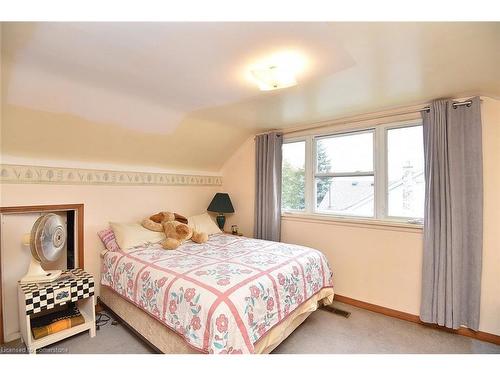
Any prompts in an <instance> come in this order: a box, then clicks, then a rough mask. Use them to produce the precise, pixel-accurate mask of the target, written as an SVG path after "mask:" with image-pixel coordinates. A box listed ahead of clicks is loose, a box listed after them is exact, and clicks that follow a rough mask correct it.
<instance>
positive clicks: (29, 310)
mask: <svg viewBox="0 0 500 375" xmlns="http://www.w3.org/2000/svg"><path fill="white" fill-rule="evenodd" d="M72 302H73V303H75V304H76V306H77V307H78V309H79V310H80V313H81V314H82V316H83V318H84V319H85V322H84V323H83V324H79V325H77V326H75V327H71V328H67V329H64V330H62V331H59V332H55V333H52V334H49V335H47V336H45V337H41V338H39V339H36V340H35V339H34V337H33V335H32V332H31V323H32V320H33V319H35V318H37V317H39V316H40V315H43V314H47V313H49V312H50V310H52V309H54V308H55V307H58V306H63V305H66V304H69V303H72ZM18 304H19V328H20V331H21V338H22V340H23V342H24V343H25V345H26V348H27V350H28V352H29V353H32V354H35V353H36V350H37V349H40V348H43V347H44V346H47V345H50V344H53V343H55V342H57V341H60V340H62V339H65V338H67V337H70V336H73V335H76V334H77V333H80V332H83V331H87V330H88V331H89V333H90V337H94V336H95V332H96V328H95V302H94V277H93V276H92V275H90V274H89V273H87V272H85V271H84V270H82V269H73V270H67V271H64V272H63V273H62V275H61V276H60V277H59V278H58V279H57V280H56V281H53V282H50V283H30V284H21V283H18Z"/></svg>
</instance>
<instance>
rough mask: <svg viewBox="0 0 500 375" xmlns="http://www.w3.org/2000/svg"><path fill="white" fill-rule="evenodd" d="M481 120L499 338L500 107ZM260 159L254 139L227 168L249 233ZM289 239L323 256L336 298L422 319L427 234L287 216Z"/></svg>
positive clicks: (488, 280)
mask: <svg viewBox="0 0 500 375" xmlns="http://www.w3.org/2000/svg"><path fill="white" fill-rule="evenodd" d="M482 117H483V155H484V247H483V273H482V289H481V323H480V330H482V331H485V332H490V333H494V334H499V335H500V236H498V223H499V222H500V197H499V192H500V173H499V167H498V166H499V165H500V101H498V100H493V99H490V98H483V103H482ZM253 157H254V147H253V141H252V140H249V141H247V142H246V143H245V144H244V145H243V146H242V147H241V148H240V150H238V152H237V153H236V154H235V155H233V157H232V158H231V159H229V161H228V162H227V163H226V165H225V167H224V168H223V177H224V189H225V190H226V191H228V192H229V193H230V194H231V197H233V196H234V197H235V199H237V200H238V203H239V206H238V208H237V210H236V213H235V215H234V216H233V217H232V218H231V220H232V221H233V222H236V223H238V224H240V225H241V226H242V228H243V227H245V228H246V227H250V223H252V225H253V199H251V198H250V197H252V195H253V194H254V183H253V182H254V179H253V175H254V165H253ZM237 167H238V168H237ZM250 182H251V183H250ZM242 205H244V207H243V206H242ZM282 241H284V242H292V243H298V244H302V245H306V246H311V247H315V248H317V249H320V250H322V251H323V252H324V253H325V254H326V255H327V257H328V259H329V261H330V263H331V266H332V268H333V272H334V280H335V286H336V287H335V289H336V293H338V294H342V295H345V296H348V297H351V298H355V299H359V300H362V301H366V302H370V303H374V304H377V305H381V306H385V307H389V308H392V309H396V310H400V311H404V312H408V313H411V314H418V313H419V307H420V287H421V264H422V233H421V231H420V230H418V229H414V230H409V229H404V228H392V227H391V228H389V227H384V226H369V225H356V224H346V223H339V222H320V221H314V220H301V219H296V218H283V220H282Z"/></svg>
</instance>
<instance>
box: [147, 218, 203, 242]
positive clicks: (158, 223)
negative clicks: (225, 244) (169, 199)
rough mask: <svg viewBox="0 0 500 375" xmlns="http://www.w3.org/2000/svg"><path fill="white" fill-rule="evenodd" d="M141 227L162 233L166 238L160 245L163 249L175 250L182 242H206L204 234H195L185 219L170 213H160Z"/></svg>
mask: <svg viewBox="0 0 500 375" xmlns="http://www.w3.org/2000/svg"><path fill="white" fill-rule="evenodd" d="M142 226H143V227H144V228H146V229H149V230H152V231H155V232H164V233H165V236H166V237H167V238H166V239H165V240H164V241H163V242H162V243H161V244H162V246H163V248H164V249H168V250H174V249H177V248H178V247H179V246H180V245H181V244H182V243H183V242H184V241H187V240H189V239H191V240H192V241H194V242H196V243H204V242H207V241H208V235H207V234H206V233H200V232H196V231H194V230H193V229H191V227H189V226H188V225H187V219H186V218H185V217H184V216H182V215H179V214H176V213H172V212H160V213H157V214H155V215H153V216H151V217H150V218H149V219H144V220H143V221H142Z"/></svg>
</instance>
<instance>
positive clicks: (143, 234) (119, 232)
mask: <svg viewBox="0 0 500 375" xmlns="http://www.w3.org/2000/svg"><path fill="white" fill-rule="evenodd" d="M109 226H110V227H111V229H112V230H113V233H114V234H115V237H116V242H117V243H118V246H120V248H121V249H122V250H123V251H127V249H130V248H131V247H134V246H137V245H142V244H145V243H146V242H160V241H163V240H164V239H165V233H163V232H154V231H152V230H149V229H146V228H144V227H143V226H142V225H141V224H139V223H111V222H110V223H109Z"/></svg>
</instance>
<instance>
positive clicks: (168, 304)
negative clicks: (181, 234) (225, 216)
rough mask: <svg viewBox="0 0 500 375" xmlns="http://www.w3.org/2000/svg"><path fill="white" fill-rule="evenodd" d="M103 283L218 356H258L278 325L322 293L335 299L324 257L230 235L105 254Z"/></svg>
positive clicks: (299, 248) (195, 347) (189, 343)
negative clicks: (172, 247)
mask: <svg viewBox="0 0 500 375" xmlns="http://www.w3.org/2000/svg"><path fill="white" fill-rule="evenodd" d="M101 284H102V285H103V286H105V287H108V288H110V289H112V290H113V291H114V292H115V293H116V294H118V295H119V296H120V297H121V298H123V299H125V300H126V301H128V302H129V303H131V304H133V305H135V306H136V307H137V308H139V309H140V310H142V311H143V312H145V313H147V314H148V315H149V316H151V317H152V318H154V319H156V320H157V321H158V322H160V323H161V324H162V325H164V326H166V327H168V328H169V329H170V330H172V331H174V332H176V333H177V334H178V336H179V337H181V338H182V339H183V340H184V341H185V343H186V345H187V346H190V347H191V348H192V349H193V350H195V351H198V352H205V353H220V354H223V353H235V354H236V353H255V352H257V351H256V345H257V343H258V342H259V341H261V340H263V339H264V338H265V337H266V336H267V335H268V334H270V333H271V331H272V329H273V328H274V327H277V326H279V325H280V324H281V323H283V322H286V321H287V318H289V317H290V316H292V315H293V314H294V312H295V311H299V310H297V309H299V308H301V307H302V306H305V305H308V304H311V303H312V302H311V301H313V303H316V304H317V298H318V295H319V294H318V293H319V292H322V293H325V295H333V282H332V272H331V269H330V267H329V265H328V261H327V260H326V258H325V256H324V255H323V254H322V253H321V252H320V251H318V250H315V249H311V248H307V247H303V246H299V245H291V244H284V243H277V242H271V241H263V240H256V239H250V238H244V237H236V236H231V235H226V234H216V235H212V236H210V238H209V241H208V242H206V243H205V244H195V243H193V242H186V243H185V244H183V245H181V246H180V247H179V248H178V249H176V250H173V251H166V250H164V249H162V248H161V245H159V244H153V243H149V244H145V245H141V246H137V247H134V248H130V249H126V250H119V251H115V252H108V253H106V254H105V255H104V257H103V269H102V277H101ZM323 291H325V292H323ZM323 298H324V296H323Z"/></svg>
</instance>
